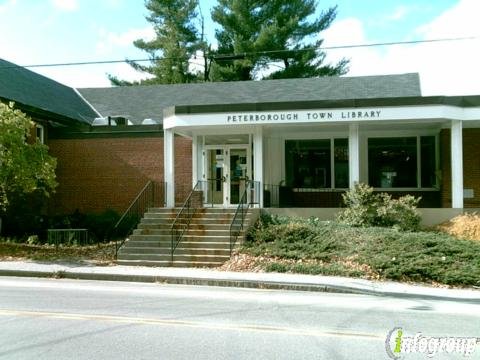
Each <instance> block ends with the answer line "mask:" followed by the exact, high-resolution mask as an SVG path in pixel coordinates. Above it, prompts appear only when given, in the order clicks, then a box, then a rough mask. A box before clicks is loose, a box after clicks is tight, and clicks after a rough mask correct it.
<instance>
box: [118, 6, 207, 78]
mask: <svg viewBox="0 0 480 360" xmlns="http://www.w3.org/2000/svg"><path fill="white" fill-rule="evenodd" d="M145 6H146V8H147V10H149V11H150V14H149V16H147V20H148V21H149V22H150V23H151V24H152V25H153V26H154V29H155V33H156V37H155V39H153V40H151V41H144V40H142V39H139V40H136V41H134V43H133V44H134V45H135V46H136V47H137V48H139V49H141V50H143V51H146V52H147V53H148V55H149V58H150V60H151V64H150V65H142V64H139V63H137V62H134V61H128V63H129V64H130V65H131V66H132V67H133V68H134V69H136V70H139V71H142V72H146V73H148V74H151V75H153V78H151V79H146V80H142V81H140V82H139V83H141V84H175V83H187V82H192V81H196V79H197V74H193V73H192V72H191V71H190V70H189V60H190V59H191V58H192V57H193V56H194V54H195V52H196V50H197V49H198V48H199V46H200V40H199V37H198V32H197V29H196V27H195V25H194V20H195V17H196V15H197V14H196V7H197V0H148V1H147V2H146V4H145ZM109 79H110V81H111V82H112V84H113V85H132V84H134V83H129V82H127V81H124V80H119V79H118V78H117V77H115V76H111V75H109ZM136 84H138V82H137V83H136Z"/></svg>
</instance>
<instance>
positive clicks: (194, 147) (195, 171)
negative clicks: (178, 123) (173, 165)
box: [192, 135, 198, 189]
mask: <svg viewBox="0 0 480 360" xmlns="http://www.w3.org/2000/svg"><path fill="white" fill-rule="evenodd" d="M197 153H198V136H197V135H193V136H192V189H193V188H194V187H195V185H196V184H197V181H198V159H197Z"/></svg>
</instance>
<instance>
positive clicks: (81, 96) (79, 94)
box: [72, 88, 103, 117]
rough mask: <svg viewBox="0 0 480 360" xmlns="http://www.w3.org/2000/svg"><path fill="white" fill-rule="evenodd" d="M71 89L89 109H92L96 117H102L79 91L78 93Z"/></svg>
mask: <svg viewBox="0 0 480 360" xmlns="http://www.w3.org/2000/svg"><path fill="white" fill-rule="evenodd" d="M72 89H73V91H75V92H76V93H77V95H78V96H79V97H80V98H81V99H82V100H83V101H84V102H85V103H86V104H87V105H88V106H89V107H90V109H92V110H93V111H94V112H95V114H97V115H98V117H103V115H102V114H100V113H99V112H98V111H97V109H95V108H94V107H93V105H92V104H90V102H89V101H88V100H87V99H85V98H84V97H83V95H82V94H81V93H80V91H78V90H77V89H76V88H72Z"/></svg>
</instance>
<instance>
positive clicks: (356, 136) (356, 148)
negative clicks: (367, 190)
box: [348, 123, 360, 189]
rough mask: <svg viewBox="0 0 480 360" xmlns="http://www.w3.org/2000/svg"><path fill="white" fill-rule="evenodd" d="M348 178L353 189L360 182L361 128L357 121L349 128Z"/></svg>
mask: <svg viewBox="0 0 480 360" xmlns="http://www.w3.org/2000/svg"><path fill="white" fill-rule="evenodd" d="M348 179H349V181H348V184H349V187H350V188H351V189H352V188H353V187H354V185H355V183H358V182H360V129H359V126H358V124H357V123H353V124H350V126H349V128H348Z"/></svg>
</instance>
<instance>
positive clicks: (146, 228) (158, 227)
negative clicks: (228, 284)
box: [117, 208, 252, 267]
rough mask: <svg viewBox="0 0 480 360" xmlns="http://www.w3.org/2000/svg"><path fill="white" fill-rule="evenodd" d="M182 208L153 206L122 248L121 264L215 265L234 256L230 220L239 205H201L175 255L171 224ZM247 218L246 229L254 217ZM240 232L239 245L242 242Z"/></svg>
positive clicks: (120, 250)
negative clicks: (227, 206) (210, 206)
mask: <svg viewBox="0 0 480 360" xmlns="http://www.w3.org/2000/svg"><path fill="white" fill-rule="evenodd" d="M178 211H179V209H165V208H152V209H149V210H148V211H147V213H145V215H144V217H143V219H142V220H141V221H140V224H139V225H138V228H137V229H136V230H134V231H133V234H132V235H131V236H130V238H129V239H128V240H127V241H126V242H125V244H124V245H123V246H122V247H121V248H120V249H119V251H118V258H117V263H118V264H121V265H143V266H175V267H215V266H220V265H222V264H223V263H224V262H225V261H227V260H228V259H230V224H231V221H232V218H233V216H234V214H235V209H219V208H201V209H200V210H198V211H197V212H196V213H195V215H194V216H193V218H192V220H191V223H190V226H189V228H188V229H187V230H186V231H185V234H184V235H183V237H182V240H181V241H180V243H179V244H178V247H177V248H176V250H175V253H174V256H173V261H172V256H171V231H170V229H171V225H172V223H173V221H174V219H175V216H176V215H177V212H178ZM251 215H252V214H251V211H249V213H248V214H247V217H246V219H245V229H246V228H248V226H249V224H250V220H251ZM242 239H243V234H240V236H239V237H238V240H237V245H238V244H239V243H241V241H242Z"/></svg>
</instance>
